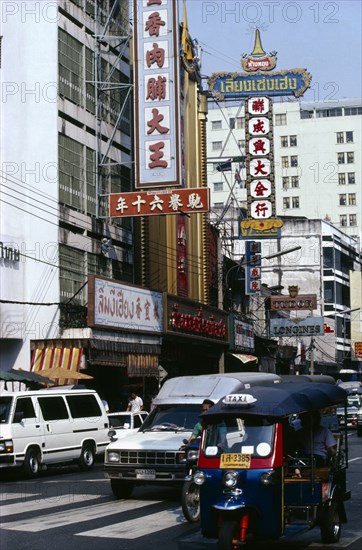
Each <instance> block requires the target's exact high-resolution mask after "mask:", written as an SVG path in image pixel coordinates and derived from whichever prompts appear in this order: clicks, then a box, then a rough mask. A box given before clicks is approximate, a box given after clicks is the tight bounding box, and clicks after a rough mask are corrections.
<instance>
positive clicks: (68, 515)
mask: <svg viewBox="0 0 362 550" xmlns="http://www.w3.org/2000/svg"><path fill="white" fill-rule="evenodd" d="M83 498H84V497H83ZM87 498H88V499H89V497H87ZM98 498H99V497H98ZM160 502H162V501H161V500H147V502H145V501H143V500H131V499H130V500H124V501H120V500H117V501H112V502H105V503H104V504H93V505H92V506H83V507H81V508H77V509H73V510H65V511H64V512H56V513H55V514H48V515H44V514H43V515H41V516H37V517H34V518H30V519H22V520H20V521H14V522H10V523H1V524H0V527H1V528H2V529H10V530H12V531H25V532H31V533H35V532H37V531H45V530H46V529H53V528H57V527H64V526H65V525H71V524H74V523H81V522H84V521H90V520H92V519H99V518H101V517H107V516H110V515H112V514H120V513H121V512H126V511H127V512H129V511H130V510H136V509H137V508H144V507H145V506H148V505H152V504H159V503H160ZM156 515H157V516H158V514H156ZM140 521H141V522H144V517H142V518H141V519H140ZM157 521H158V520H157Z"/></svg>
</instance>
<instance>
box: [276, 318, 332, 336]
mask: <svg viewBox="0 0 362 550" xmlns="http://www.w3.org/2000/svg"><path fill="white" fill-rule="evenodd" d="M270 334H271V336H277V337H283V336H321V335H322V334H324V318H323V317H307V318H306V319H298V320H294V319H270Z"/></svg>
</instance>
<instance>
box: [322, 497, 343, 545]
mask: <svg viewBox="0 0 362 550" xmlns="http://www.w3.org/2000/svg"><path fill="white" fill-rule="evenodd" d="M320 529H321V537H322V542H323V543H324V544H332V543H334V542H338V541H339V539H340V536H341V529H342V522H341V517H340V513H339V506H338V503H337V502H332V503H331V504H330V506H327V507H325V508H324V509H323V510H322V512H321V519H320Z"/></svg>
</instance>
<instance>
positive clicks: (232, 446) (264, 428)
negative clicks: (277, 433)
mask: <svg viewBox="0 0 362 550" xmlns="http://www.w3.org/2000/svg"><path fill="white" fill-rule="evenodd" d="M205 431H206V433H205V439H204V446H203V451H204V454H205V456H209V457H214V456H220V454H222V453H242V454H249V455H251V456H253V457H256V458H264V457H266V456H269V455H270V453H271V452H272V449H273V438H274V424H271V423H268V421H266V420H265V418H258V417H255V416H253V417H247V416H245V417H234V416H232V417H224V418H223V419H222V420H220V419H218V420H214V421H213V423H212V424H208V425H207V426H206V429H205Z"/></svg>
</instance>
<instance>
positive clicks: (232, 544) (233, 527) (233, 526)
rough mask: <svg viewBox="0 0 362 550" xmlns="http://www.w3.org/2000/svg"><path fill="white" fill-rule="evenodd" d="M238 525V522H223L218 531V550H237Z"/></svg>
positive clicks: (238, 546)
mask: <svg viewBox="0 0 362 550" xmlns="http://www.w3.org/2000/svg"><path fill="white" fill-rule="evenodd" d="M239 533H240V525H239V522H238V521H223V522H222V524H221V527H220V531H219V541H218V549H219V550H238V549H239V548H240V545H239V542H240V540H239Z"/></svg>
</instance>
